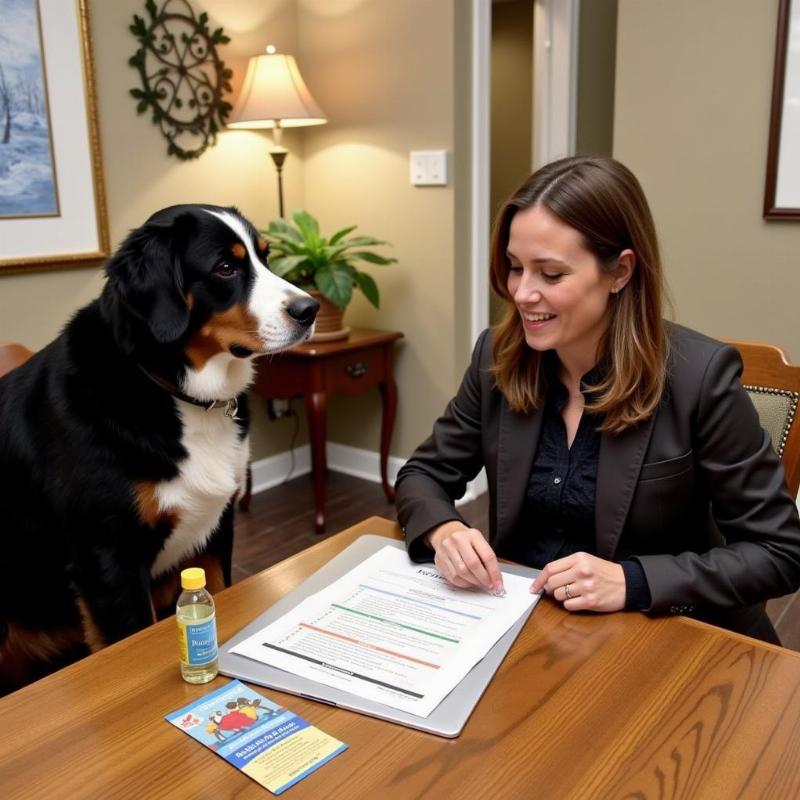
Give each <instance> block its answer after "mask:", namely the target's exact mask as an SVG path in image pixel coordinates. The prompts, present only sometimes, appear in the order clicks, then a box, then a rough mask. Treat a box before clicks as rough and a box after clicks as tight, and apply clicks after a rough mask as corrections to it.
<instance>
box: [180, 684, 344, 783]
mask: <svg viewBox="0 0 800 800" xmlns="http://www.w3.org/2000/svg"><path fill="white" fill-rule="evenodd" d="M165 719H166V720H167V722H169V723H170V724H172V725H174V726H175V727H176V728H180V729H181V730H182V731H185V732H186V733H188V734H189V736H191V737H192V738H193V739H196V740H197V741H198V742H201V743H202V744H204V745H205V746H206V747H208V748H209V749H210V750H213V751H214V752H215V753H216V754H217V755H220V756H222V757H223V758H224V759H225V760H226V761H227V762H228V763H229V764H233V766H234V767H236V768H237V769H240V770H241V771H242V772H244V774H245V775H248V776H249V777H250V778H252V779H253V780H254V781H257V782H258V783H260V784H261V785H262V786H264V787H266V788H267V789H269V790H270V791H271V792H272V793H273V794H281V793H282V792H285V791H286V790H287V789H288V788H289V787H290V786H294V784H296V783H297V782H298V781H301V780H303V778H305V777H306V776H307V775H310V774H311V773H312V772H314V771H315V770H317V769H319V768H320V767H321V766H322V765H323V764H325V763H327V762H328V761H330V760H331V759H332V758H335V757H336V756H338V755H339V753H342V752H344V751H345V750H347V745H346V744H342V742H340V741H338V740H337V739H334V738H333V737H332V736H328V734H327V733H323V732H322V731H321V730H319V728H315V727H314V726H313V725H311V724H309V723H308V722H306V721H305V720H304V719H301V718H300V717H298V716H297V715H296V714H293V713H292V712H291V711H289V710H288V709H286V708H281V707H280V706H276V705H275V703H272V702H270V701H269V700H267V698H266V697H262V696H261V695H260V694H258V693H257V692H254V691H253V690H252V689H250V688H248V687H247V686H245V685H244V684H243V683H241V682H240V681H231V682H230V683H229V684H227V685H225V686H223V687H222V688H221V689H217V690H216V691H214V692H211V693H210V694H207V695H205V696H203V697H201V698H200V699H199V700H196V701H195V702H194V703H191V704H190V705H188V706H184V707H183V708H180V709H178V710H177V711H173V712H172V714H167V716H166V717H165Z"/></svg>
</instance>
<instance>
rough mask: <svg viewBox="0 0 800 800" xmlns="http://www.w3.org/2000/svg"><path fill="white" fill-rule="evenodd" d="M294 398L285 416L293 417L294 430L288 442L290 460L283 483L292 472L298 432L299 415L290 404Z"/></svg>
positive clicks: (289, 477)
mask: <svg viewBox="0 0 800 800" xmlns="http://www.w3.org/2000/svg"><path fill="white" fill-rule="evenodd" d="M293 403H294V400H290V401H289V410H288V411H287V412H286V415H285V416H287V417H293V418H294V431H292V440H291V442H290V443H289V458H290V459H291V461H290V462H289V471H288V472H287V473H286V477H285V478H284V479H283V483H288V482H289V480H290V479H291V477H292V473H293V472H294V467H295V462H294V446H295V444H297V434H298V433H300V417H299V416H298V415H297V412H296V411H295V410H294V406H293V405H292V404H293Z"/></svg>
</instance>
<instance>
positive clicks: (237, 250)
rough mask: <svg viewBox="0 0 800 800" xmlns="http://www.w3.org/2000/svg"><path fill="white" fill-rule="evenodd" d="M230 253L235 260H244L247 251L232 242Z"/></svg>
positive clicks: (237, 243) (239, 243) (239, 244)
mask: <svg viewBox="0 0 800 800" xmlns="http://www.w3.org/2000/svg"><path fill="white" fill-rule="evenodd" d="M231 253H233V255H234V256H235V257H236V258H244V257H245V256H246V255H247V250H246V249H245V246H244V245H243V244H242V243H241V242H234V243H233V244H232V245H231Z"/></svg>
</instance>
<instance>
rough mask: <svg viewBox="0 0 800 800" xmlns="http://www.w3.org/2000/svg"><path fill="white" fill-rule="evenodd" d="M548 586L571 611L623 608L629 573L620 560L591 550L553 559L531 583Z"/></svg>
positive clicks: (535, 587)
mask: <svg viewBox="0 0 800 800" xmlns="http://www.w3.org/2000/svg"><path fill="white" fill-rule="evenodd" d="M542 589H544V590H545V591H546V592H547V594H549V595H551V596H552V597H553V598H555V599H556V600H558V602H559V603H563V604H564V608H566V609H567V611H599V612H610V611H621V610H622V609H623V608H625V573H624V572H623V570H622V567H621V566H620V565H619V564H615V563H614V562H613V561H604V560H603V559H602V558H598V557H597V556H593V555H589V553H573V554H572V555H569V556H566V557H565V558H559V559H558V560H557V561H551V562H550V563H549V564H547V566H545V568H544V569H543V570H542V572H541V574H540V575H539V576H538V577H537V578H536V580H535V581H534V582H533V584H532V585H531V591H532V592H540V591H542Z"/></svg>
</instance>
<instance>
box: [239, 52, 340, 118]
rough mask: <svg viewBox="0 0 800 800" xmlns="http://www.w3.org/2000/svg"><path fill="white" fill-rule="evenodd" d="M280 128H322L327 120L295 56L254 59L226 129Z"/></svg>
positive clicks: (258, 57) (271, 56)
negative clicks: (303, 76)
mask: <svg viewBox="0 0 800 800" xmlns="http://www.w3.org/2000/svg"><path fill="white" fill-rule="evenodd" d="M276 120H278V121H279V122H280V126H281V127H283V128H293V127H299V126H301V125H322V124H323V123H325V122H327V121H328V120H327V118H326V117H325V114H324V113H323V111H322V109H321V108H320V107H319V106H318V105H317V103H316V101H315V100H314V98H313V97H312V96H311V92H309V91H308V87H307V86H306V84H305V82H304V81H303V78H302V77H301V75H300V70H299V69H298V68H297V62H296V61H295V60H294V56H289V55H284V54H283V53H272V54H264V55H260V56H253V57H252V58H251V59H250V62H249V63H248V65H247V75H246V76H245V79H244V83H243V84H242V90H241V92H240V93H239V97H238V99H237V100H236V105H235V106H234V109H233V112H232V113H231V116H230V122H228V127H229V128H272V127H275V121H276Z"/></svg>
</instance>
